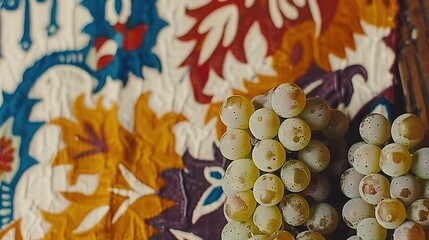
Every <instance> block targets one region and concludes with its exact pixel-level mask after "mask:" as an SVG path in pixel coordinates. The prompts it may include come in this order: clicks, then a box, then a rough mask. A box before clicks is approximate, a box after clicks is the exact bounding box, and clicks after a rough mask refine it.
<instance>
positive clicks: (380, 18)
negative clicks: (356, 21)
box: [356, 0, 399, 27]
mask: <svg viewBox="0 0 429 240" xmlns="http://www.w3.org/2000/svg"><path fill="white" fill-rule="evenodd" d="M356 2H357V3H358V5H359V15H360V17H361V18H362V19H363V20H364V21H365V22H367V23H369V24H372V25H374V26H378V27H395V26H396V20H395V17H396V14H397V13H398V9H399V7H398V3H397V1H396V0H359V1H356Z"/></svg>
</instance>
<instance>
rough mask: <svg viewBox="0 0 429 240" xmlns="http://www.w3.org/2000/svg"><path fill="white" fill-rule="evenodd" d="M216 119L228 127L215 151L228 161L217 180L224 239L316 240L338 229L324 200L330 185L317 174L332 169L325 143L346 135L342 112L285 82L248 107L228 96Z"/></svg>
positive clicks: (334, 213) (335, 216)
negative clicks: (222, 198) (221, 197)
mask: <svg viewBox="0 0 429 240" xmlns="http://www.w3.org/2000/svg"><path fill="white" fill-rule="evenodd" d="M220 118H221V121H222V122H223V123H224V124H225V125H226V126H227V131H226V132H225V133H224V135H223V136H222V137H221V139H220V151H221V153H222V155H223V156H224V157H225V158H226V159H229V160H231V163H230V164H229V166H228V167H227V169H226V171H225V175H224V177H223V179H222V187H223V190H224V192H225V194H226V195H227V199H226V200H225V203H224V214H225V217H226V219H227V220H228V223H227V224H226V225H225V227H224V229H223V231H222V239H223V240H227V239H233V240H240V239H245V240H247V239H253V240H255V239H278V240H280V239H297V240H306V239H313V240H320V239H325V238H324V236H326V235H328V234H330V233H332V232H333V231H334V230H335V229H336V228H337V225H338V222H339V216H338V213H337V211H336V209H335V208H334V207H333V206H332V205H330V204H328V203H326V202H324V201H325V200H326V199H327V198H328V195H329V193H330V183H329V180H328V179H327V178H326V177H324V176H323V175H320V173H322V172H324V171H325V169H327V167H328V165H330V163H331V164H332V161H331V153H330V150H329V148H328V147H327V145H326V144H325V143H324V141H323V140H324V139H343V137H344V136H345V134H346V133H347V130H348V127H349V119H348V118H347V116H346V115H345V114H344V113H343V112H341V111H340V110H336V109H332V108H331V107H330V106H329V104H328V103H327V102H326V101H325V100H323V99H322V98H319V97H309V98H307V96H306V95H305V93H304V91H303V90H302V89H301V88H300V87H299V86H297V85H296V84H293V83H285V84H282V85H280V86H278V87H276V88H275V89H272V90H270V91H269V92H267V93H266V94H264V95H260V96H257V97H255V98H254V99H252V100H251V101H250V100H249V99H247V98H245V97H243V96H237V95H234V96H231V97H229V98H227V99H226V100H225V102H224V103H223V104H222V107H221V110H220ZM316 136H321V137H319V138H318V139H317V137H316ZM341 173H342V171H341V172H340V173H339V174H338V175H340V174H341ZM312 175H313V179H312ZM318 175H320V177H317V178H315V179H316V181H315V179H314V176H318ZM310 187H311V188H312V189H313V190H312V191H311V192H308V193H306V192H305V191H306V190H307V189H308V188H310ZM308 196H311V197H312V198H311V199H313V200H314V201H313V202H309V201H308V200H307V198H306V197H308Z"/></svg>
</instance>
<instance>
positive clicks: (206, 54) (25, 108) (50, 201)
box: [0, 0, 399, 240]
mask: <svg viewBox="0 0 429 240" xmlns="http://www.w3.org/2000/svg"><path fill="white" fill-rule="evenodd" d="M398 11H399V9H398V4H397V2H396V1H393V0H384V1H364V0H334V1H332V0H174V1H173V0H145V1H137V0H100V1H98V0H97V1H95V0H82V1H68V0H51V1H45V0H22V1H20V0H9V1H7V0H0V91H1V94H0V239H24V240H25V239H172V240H174V239H191V240H200V239H209V240H210V239H220V233H221V230H222V227H223V226H224V225H225V223H226V220H225V218H224V215H223V208H222V205H223V202H224V201H225V199H226V196H225V194H224V193H223V192H222V187H221V179H222V176H223V174H224V169H225V168H226V166H227V163H228V162H227V161H226V160H225V159H224V158H223V157H222V155H221V154H220V152H219V149H218V143H219V142H218V139H219V138H220V136H221V134H222V133H223V132H224V131H225V126H224V125H223V124H222V123H221V122H220V120H219V117H218V116H219V115H218V111H219V108H220V105H221V103H222V101H223V100H224V99H225V98H226V97H227V96H229V95H232V94H241V95H244V96H246V97H248V98H253V97H255V96H256V95H259V94H262V93H265V92H266V91H268V90H269V89H271V88H273V87H275V86H277V85H279V84H281V83H284V82H295V83H297V84H298V85H300V86H301V87H302V88H303V89H304V90H305V92H306V94H307V95H308V96H321V97H324V98H325V99H327V100H328V101H329V103H330V104H331V106H333V107H335V108H339V109H342V110H343V111H344V112H345V113H347V114H348V116H349V117H350V119H351V120H352V122H353V121H357V119H359V118H360V117H361V116H363V115H364V114H365V113H368V112H371V111H374V110H377V111H380V112H384V113H386V114H387V115H388V116H389V114H391V111H392V109H391V106H392V104H395V103H396V102H397V101H398V100H397V99H396V98H395V94H394V93H395V88H396V87H397V81H396V76H395V75H394V74H393V71H392V69H393V66H394V64H395V48H396V31H397V22H396V15H397V14H398Z"/></svg>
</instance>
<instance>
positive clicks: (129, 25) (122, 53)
mask: <svg viewBox="0 0 429 240" xmlns="http://www.w3.org/2000/svg"><path fill="white" fill-rule="evenodd" d="M112 1H115V2H114V10H115V11H116V13H117V14H118V15H119V14H120V12H121V11H122V9H123V5H122V1H121V0H112ZM123 1H131V14H130V16H129V17H128V19H127V20H126V22H121V21H118V22H117V23H116V24H112V23H109V21H108V20H107V19H106V2H107V1H93V0H83V1H82V3H81V4H82V6H84V7H86V8H87V9H88V10H89V12H90V14H91V15H92V17H93V22H91V23H89V24H88V25H86V26H85V27H84V29H83V32H84V33H86V34H88V35H89V36H90V37H91V40H90V43H89V46H88V49H87V53H88V57H87V58H88V59H89V60H92V61H93V62H92V63H88V65H90V66H91V65H92V68H93V70H95V71H97V72H98V73H99V74H100V75H102V77H104V78H105V77H107V76H110V77H112V79H115V80H120V81H122V82H123V83H124V84H126V83H127V81H128V75H129V73H132V74H134V75H135V76H137V77H141V78H143V73H142V67H143V66H148V67H152V68H156V69H157V70H158V71H161V63H160V60H159V58H158V57H157V56H156V55H155V54H154V53H153V52H152V48H153V47H154V45H155V43H156V38H157V35H158V33H159V31H160V30H161V29H162V28H163V27H165V26H166V25H167V23H166V22H165V21H163V20H162V19H160V18H159V16H158V13H157V10H156V4H155V3H156V1H155V0H146V1H137V0H123ZM103 47H104V49H103ZM108 47H110V50H109V49H107V50H106V49H105V48H108ZM94 59H95V60H94ZM101 87H102V85H99V86H98V87H97V89H96V91H97V90H99V89H100V88H101Z"/></svg>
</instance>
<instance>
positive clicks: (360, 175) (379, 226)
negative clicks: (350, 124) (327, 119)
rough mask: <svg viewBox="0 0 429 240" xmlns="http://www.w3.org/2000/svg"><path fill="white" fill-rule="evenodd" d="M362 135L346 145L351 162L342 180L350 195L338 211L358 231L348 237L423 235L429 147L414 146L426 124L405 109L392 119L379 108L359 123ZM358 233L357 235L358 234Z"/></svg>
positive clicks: (428, 202)
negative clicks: (378, 110)
mask: <svg viewBox="0 0 429 240" xmlns="http://www.w3.org/2000/svg"><path fill="white" fill-rule="evenodd" d="M359 133H360V136H361V138H362V140H363V141H360V142H357V143H354V144H353V145H352V146H351V147H350V149H349V151H348V160H349V163H350V165H351V166H352V167H351V168H349V169H347V170H346V171H345V172H344V173H343V174H342V176H341V180H340V186H341V190H342V192H343V193H344V195H345V196H347V197H348V198H350V200H349V201H348V202H347V203H346V204H345V205H344V207H343V209H342V217H343V219H344V221H345V223H346V224H347V226H349V227H350V228H352V229H356V235H355V236H352V237H350V238H349V239H363V240H367V239H373V240H384V239H386V237H387V235H393V239H395V240H409V239H412V240H424V239H425V232H424V228H428V227H429V148H428V147H425V148H419V147H416V146H417V145H418V144H420V142H421V141H422V140H423V138H424V133H425V126H424V124H423V122H422V121H421V119H420V118H419V117H417V116H416V115H413V114H410V113H405V114H402V115H400V116H398V117H397V118H396V119H394V121H393V123H392V124H390V122H389V121H388V119H387V118H385V117H384V116H383V115H381V114H378V113H372V114H369V115H367V116H365V117H364V118H363V119H362V121H361V122H360V125H359ZM359 237H360V238H359Z"/></svg>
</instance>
